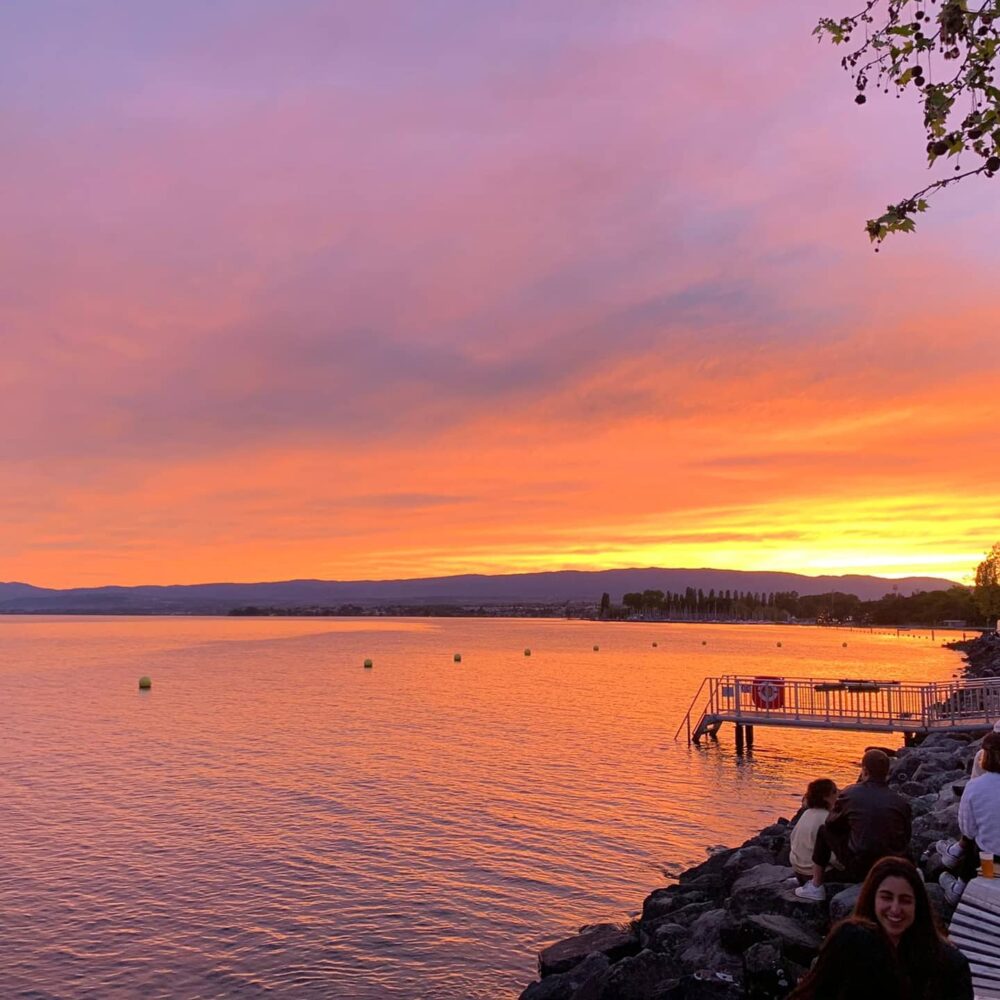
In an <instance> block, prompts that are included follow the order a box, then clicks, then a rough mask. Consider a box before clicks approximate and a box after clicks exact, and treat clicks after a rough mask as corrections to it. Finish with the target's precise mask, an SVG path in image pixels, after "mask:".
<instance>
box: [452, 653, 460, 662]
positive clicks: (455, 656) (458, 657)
mask: <svg viewBox="0 0 1000 1000" xmlns="http://www.w3.org/2000/svg"><path fill="white" fill-rule="evenodd" d="M452 659H453V660H454V661H455V662H456V663H461V662H462V654H461V653H456V654H455V655H454V656H453V657H452Z"/></svg>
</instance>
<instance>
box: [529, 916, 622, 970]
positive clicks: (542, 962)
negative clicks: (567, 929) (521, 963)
mask: <svg viewBox="0 0 1000 1000" xmlns="http://www.w3.org/2000/svg"><path fill="white" fill-rule="evenodd" d="M638 950H639V937H638V934H637V933H636V931H635V930H634V929H633V928H631V927H628V928H623V927H621V926H620V925H618V924H596V925H595V926H593V927H591V928H589V929H588V930H586V931H584V932H583V933H582V934H577V935H575V936H574V937H571V938H566V939H565V940H564V941H557V942H556V943H555V944H552V945H549V947H548V948H545V949H543V950H542V951H540V952H539V953H538V974H539V975H540V976H541V978H542V979H544V978H545V977H546V976H551V975H554V974H556V973H560V972H568V971H569V970H570V969H572V968H573V966H575V965H579V964H580V962H582V961H583V960H584V959H585V958H586V957H587V956H588V955H590V954H592V953H593V952H595V951H596V952H601V953H602V954H604V955H606V956H607V957H608V959H609V960H610V961H612V962H614V961H617V960H618V959H619V958H624V957H625V956H626V955H634V954H635V953H636V952H637V951H638Z"/></svg>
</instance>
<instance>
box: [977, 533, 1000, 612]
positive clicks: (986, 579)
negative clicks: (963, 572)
mask: <svg viewBox="0 0 1000 1000" xmlns="http://www.w3.org/2000/svg"><path fill="white" fill-rule="evenodd" d="M973 595H974V597H975V601H976V604H977V605H978V606H979V609H980V610H981V611H982V613H983V614H984V615H986V618H987V619H988V620H989V621H990V622H995V621H997V619H1000V542H997V543H995V544H994V546H993V548H992V549H990V551H989V552H988V553H987V554H986V558H985V559H984V560H983V561H982V562H981V563H980V564H979V565H978V566H977V567H976V586H975V589H974V590H973Z"/></svg>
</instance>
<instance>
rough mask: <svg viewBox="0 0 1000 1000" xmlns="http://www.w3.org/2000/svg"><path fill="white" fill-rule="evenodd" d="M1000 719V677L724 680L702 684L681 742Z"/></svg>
mask: <svg viewBox="0 0 1000 1000" xmlns="http://www.w3.org/2000/svg"><path fill="white" fill-rule="evenodd" d="M998 719H1000V678H996V679H989V680H955V681H949V682H944V683H933V684H914V683H904V682H902V681H891V680H858V679H851V678H846V679H842V680H831V679H830V678H819V677H776V676H763V675H758V676H756V677H750V676H740V675H736V674H725V675H723V676H720V677H706V678H705V679H704V680H703V681H702V682H701V687H699V688H698V691H697V692H696V694H695V696H694V698H693V699H692V701H691V706H690V708H689V709H688V712H687V715H686V716H685V717H684V719H683V720H682V721H681V724H680V726H678V728H677V732H676V733H675V734H674V739H675V740H676V739H679V737H680V734H681V732H683V731H685V729H686V732H687V739H688V742H689V743H695V744H697V743H699V742H700V741H701V740H702V738H703V737H705V736H706V735H707V736H709V737H712V738H714V737H715V736H716V734H717V733H718V732H719V729H720V728H721V727H722V725H723V724H724V723H727V722H731V723H733V725H734V726H735V727H736V749H737V750H743V749H744V747H746V748H750V747H752V746H753V742H754V735H755V734H754V730H755V727H757V726H779V727H782V726H783V727H790V728H795V729H834V730H851V731H860V732H870V733H902V734H903V735H904V738H905V740H906V742H907V743H908V744H909V743H915V742H919V741H920V740H921V739H922V738H923V737H924V736H927V735H928V734H929V733H938V732H974V731H976V730H983V729H989V728H991V727H992V726H993V724H994V723H995V722H996V721H997V720H998Z"/></svg>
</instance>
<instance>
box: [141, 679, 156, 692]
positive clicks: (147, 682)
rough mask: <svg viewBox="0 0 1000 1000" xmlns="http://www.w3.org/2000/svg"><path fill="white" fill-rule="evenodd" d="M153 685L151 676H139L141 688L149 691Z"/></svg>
mask: <svg viewBox="0 0 1000 1000" xmlns="http://www.w3.org/2000/svg"><path fill="white" fill-rule="evenodd" d="M152 686H153V681H152V680H151V679H150V678H149V677H140V678H139V690H140V691H148V690H149V689H150V688H151V687H152Z"/></svg>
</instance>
